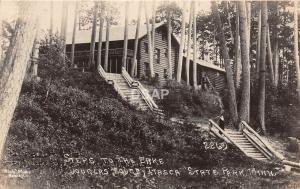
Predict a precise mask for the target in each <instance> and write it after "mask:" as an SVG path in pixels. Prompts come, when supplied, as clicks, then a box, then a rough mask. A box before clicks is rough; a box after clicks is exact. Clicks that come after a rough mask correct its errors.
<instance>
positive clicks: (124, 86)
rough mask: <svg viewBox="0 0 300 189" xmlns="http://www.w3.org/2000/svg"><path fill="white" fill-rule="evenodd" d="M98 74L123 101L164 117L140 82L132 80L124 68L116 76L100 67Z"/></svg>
mask: <svg viewBox="0 0 300 189" xmlns="http://www.w3.org/2000/svg"><path fill="white" fill-rule="evenodd" d="M98 73H99V74H100V76H101V77H103V78H104V79H105V81H106V82H107V83H109V84H112V85H113V87H114V89H115V90H116V91H117V92H118V93H119V95H120V96H121V97H122V98H123V99H124V100H126V101H127V102H129V103H130V104H132V105H134V106H136V107H137V109H139V110H150V111H153V112H154V113H156V114H157V115H158V116H160V117H163V116H164V114H163V112H162V110H160V109H159V108H158V106H157V105H156V103H155V102H154V101H153V99H152V97H151V96H150V95H149V93H148V90H147V89H145V88H144V87H143V85H142V84H141V83H140V82H138V81H135V80H133V79H132V78H131V76H130V75H129V74H128V72H127V71H126V69H125V68H124V67H122V73H121V74H116V73H107V72H105V70H104V69H103V68H102V66H99V67H98Z"/></svg>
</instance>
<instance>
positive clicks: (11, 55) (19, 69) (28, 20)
mask: <svg viewBox="0 0 300 189" xmlns="http://www.w3.org/2000/svg"><path fill="white" fill-rule="evenodd" d="M36 4H38V3H36V2H30V1H26V2H25V1H24V2H19V12H18V13H19V17H18V20H17V22H16V26H15V33H16V35H15V36H14V37H13V38H12V40H11V42H10V45H9V47H8V50H7V52H6V57H5V60H4V61H5V66H4V67H2V69H1V70H0V123H1V125H0V127H1V132H0V156H1V157H2V155H3V149H4V144H5V141H6V137H7V133H8V130H9V127H10V122H11V120H12V118H13V113H14V110H15V108H16V106H17V102H18V98H19V95H20V91H21V86H22V83H23V80H24V76H25V73H26V67H27V64H28V62H29V58H30V53H31V50H32V46H33V43H34V38H35V34H36V16H37V14H36V12H37V9H36V8H37V6H36Z"/></svg>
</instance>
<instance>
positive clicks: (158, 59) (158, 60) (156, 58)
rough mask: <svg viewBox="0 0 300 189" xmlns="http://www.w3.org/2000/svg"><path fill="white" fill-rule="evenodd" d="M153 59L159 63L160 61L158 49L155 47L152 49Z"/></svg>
mask: <svg viewBox="0 0 300 189" xmlns="http://www.w3.org/2000/svg"><path fill="white" fill-rule="evenodd" d="M154 61H155V62H156V63H157V64H159V63H160V49H158V48H155V50H154Z"/></svg>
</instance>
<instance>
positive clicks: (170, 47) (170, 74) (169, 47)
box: [168, 10, 173, 79]
mask: <svg viewBox="0 0 300 189" xmlns="http://www.w3.org/2000/svg"><path fill="white" fill-rule="evenodd" d="M171 35H172V25H171V10H168V65H169V74H168V76H169V77H168V78H169V79H172V78H173V76H172V75H173V72H172V45H171V40H172V38H171Z"/></svg>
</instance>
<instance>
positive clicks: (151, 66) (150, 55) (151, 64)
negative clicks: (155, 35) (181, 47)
mask: <svg viewBox="0 0 300 189" xmlns="http://www.w3.org/2000/svg"><path fill="white" fill-rule="evenodd" d="M144 8H145V17H146V26H147V37H148V51H149V68H150V77H154V68H153V49H152V44H151V43H152V40H151V32H150V24H149V17H148V11H147V6H146V2H144Z"/></svg>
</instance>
